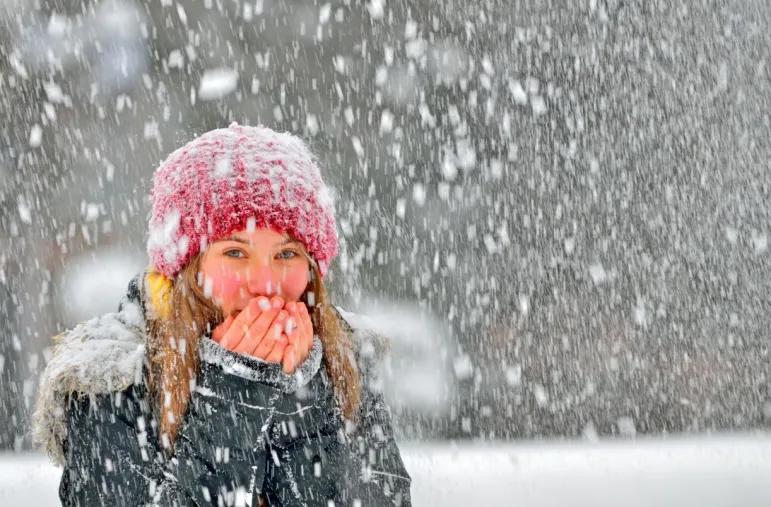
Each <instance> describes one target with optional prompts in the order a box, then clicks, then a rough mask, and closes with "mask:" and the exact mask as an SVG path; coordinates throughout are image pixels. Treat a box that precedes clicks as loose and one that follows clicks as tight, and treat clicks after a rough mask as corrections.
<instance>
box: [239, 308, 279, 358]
mask: <svg viewBox="0 0 771 507" xmlns="http://www.w3.org/2000/svg"><path fill="white" fill-rule="evenodd" d="M283 304H284V303H283V300H282V299H281V298H273V300H272V301H271V302H270V307H269V309H268V310H266V311H264V312H262V314H261V315H260V316H259V317H257V319H256V320H255V321H254V322H253V323H252V325H251V326H249V329H248V330H247V331H246V336H247V339H245V340H243V341H241V343H240V344H239V345H238V347H237V348H235V349H233V350H234V351H236V352H239V353H241V354H250V355H255V354H254V352H255V351H256V350H257V347H258V346H259V345H260V343H261V342H262V341H263V339H264V338H265V336H266V335H267V334H268V331H269V330H270V327H271V326H272V325H273V322H274V321H275V320H276V319H277V318H278V316H279V315H280V314H281V312H282V311H283V310H282V309H281V307H282V306H283ZM284 313H286V312H284ZM269 351H270V349H268V351H267V352H269ZM267 352H266V353H267ZM259 357H262V356H259Z"/></svg>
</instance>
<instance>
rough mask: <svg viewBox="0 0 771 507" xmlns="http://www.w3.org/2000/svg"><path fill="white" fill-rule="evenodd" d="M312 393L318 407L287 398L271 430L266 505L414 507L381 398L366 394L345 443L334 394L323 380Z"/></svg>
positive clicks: (406, 477) (319, 381)
mask: <svg viewBox="0 0 771 507" xmlns="http://www.w3.org/2000/svg"><path fill="white" fill-rule="evenodd" d="M307 391H310V392H306V393H305V396H304V397H305V398H306V399H308V400H313V403H312V404H309V403H307V402H306V401H304V400H303V399H296V400H295V401H294V402H292V401H291V400H289V399H287V404H286V406H285V407H283V409H282V410H280V411H279V413H278V415H277V418H276V420H275V422H274V423H273V425H272V427H271V431H270V433H269V436H270V439H269V440H270V443H269V446H270V447H269V455H268V462H267V475H266V477H265V479H266V480H265V484H264V491H263V494H264V496H265V498H266V499H267V502H268V505H271V506H281V507H301V506H313V507H316V506H318V507H326V506H327V505H331V504H332V503H329V502H330V501H332V502H333V503H334V505H347V506H350V505H360V506H361V507H395V506H396V507H410V506H411V505H412V503H411V497H410V483H411V479H410V476H409V474H408V473H407V470H406V469H405V466H404V463H403V462H402V458H401V455H400V453H399V449H398V447H397V445H396V441H395V440H394V436H393V430H392V425H391V414H390V412H389V409H388V406H387V404H386V403H385V400H384V399H383V397H382V395H380V394H374V393H371V392H369V391H365V396H364V397H363V401H362V405H361V407H360V411H359V422H358V426H357V428H356V430H355V431H354V432H353V433H352V434H351V435H348V436H347V437H346V435H345V430H344V429H343V426H342V424H341V414H340V411H339V409H338V408H337V405H336V402H335V399H334V397H333V395H332V393H331V390H330V389H327V388H325V387H324V385H323V382H322V381H321V380H320V379H319V380H318V381H317V382H314V383H313V384H312V385H311V386H309V389H308V390H307ZM313 391H315V392H313ZM292 406H294V407H295V408H294V410H293V409H292ZM320 421H323V423H320V424H318V423H319V422H320Z"/></svg>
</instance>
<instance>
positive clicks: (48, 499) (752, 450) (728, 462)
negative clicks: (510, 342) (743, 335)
mask: <svg viewBox="0 0 771 507" xmlns="http://www.w3.org/2000/svg"><path fill="white" fill-rule="evenodd" d="M403 454H404V459H405V462H406V464H407V468H408V470H409V471H410V473H411V474H412V477H413V488H412V495H413V504H414V505H415V506H416V507H423V506H441V507H447V506H455V505H457V506H464V507H465V506H469V505H484V506H485V507H494V506H512V505H516V506H517V507H547V506H548V507H552V506H554V507H557V506H559V507H562V506H570V507H590V506H591V507H606V506H607V507H611V506H613V507H617V506H619V505H623V506H624V507H643V506H645V507H649V506H656V507H689V506H694V507H697V506H698V507H729V506H737V505H741V506H744V507H752V506H768V505H771V481H769V480H768V478H769V477H771V435H769V436H765V437H760V436H759V437H749V436H735V437H725V436H723V437H704V438H692V439H669V440H660V439H657V440H637V441H635V442H603V443H598V444H590V443H545V444H536V443H521V444H505V445H494V444H489V445H482V444H461V445H457V446H453V445H450V444H446V443H437V444H407V445H404V446H403ZM58 476H59V471H58V470H57V469H55V468H53V467H51V466H50V465H48V464H47V462H46V460H45V458H44V457H42V456H39V455H21V456H20V455H9V454H6V455H0V505H3V506H6V505H7V506H15V505H40V506H47V505H59V504H58V499H57V492H56V489H57V485H58Z"/></svg>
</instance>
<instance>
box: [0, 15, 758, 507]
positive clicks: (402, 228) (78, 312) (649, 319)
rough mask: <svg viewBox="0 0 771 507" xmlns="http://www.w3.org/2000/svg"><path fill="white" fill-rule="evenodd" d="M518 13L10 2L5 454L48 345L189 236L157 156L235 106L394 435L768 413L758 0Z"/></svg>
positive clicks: (0, 291) (672, 422)
mask: <svg viewBox="0 0 771 507" xmlns="http://www.w3.org/2000/svg"><path fill="white" fill-rule="evenodd" d="M541 3H543V4H544V5H546V4H549V7H548V8H546V7H543V6H541V5H540V4H539V2H519V1H513V0H512V1H509V2H506V1H498V2H495V1H470V2H453V1H451V0H441V1H438V2H420V1H418V0H406V1H403V2H395V1H387V0H352V1H349V0H321V1H314V2H310V1H307V2H278V1H272V0H249V1H245V2H222V1H204V2H200V1H195V0H178V1H171V0H163V1H160V2H142V1H139V0H96V1H93V2H35V1H32V0H8V1H7V2H6V3H5V4H4V5H3V6H1V7H0V27H1V28H2V33H3V37H2V40H0V52H1V53H2V55H3V56H4V58H3V59H2V61H1V62H0V104H2V108H3V113H4V118H5V120H6V121H5V122H4V125H3V127H2V135H0V385H3V386H12V388H10V389H2V390H0V391H3V392H2V393H1V394H0V447H1V448H3V449H6V450H8V451H22V450H24V451H27V450H30V449H31V442H30V441H29V437H28V434H29V431H28V430H29V426H30V420H29V417H30V415H29V412H30V410H29V408H30V407H31V406H32V405H33V404H34V395H35V386H36V385H37V379H38V378H39V376H40V373H41V371H42V368H43V367H44V366H45V364H46V363H47V361H48V360H50V353H51V349H50V346H51V343H52V342H51V337H52V336H55V335H57V334H58V333H60V332H61V331H63V330H65V329H67V328H70V327H72V326H73V325H75V324H77V323H78V322H80V321H83V320H87V319H89V318H92V317H94V316H96V315H99V314H101V313H105V312H108V311H112V310H114V309H115V307H116V306H117V304H118V301H119V299H120V298H121V297H122V296H123V295H124V294H125V290H126V283H127V281H128V280H129V279H130V278H131V276H132V275H133V274H134V273H136V272H137V271H139V270H141V269H143V268H145V267H146V264H147V257H146V253H145V252H146V244H147V242H148V240H149V241H150V243H151V244H152V245H161V246H163V248H165V249H167V250H168V251H170V252H175V251H177V250H179V249H181V248H182V249H186V248H187V246H188V245H186V244H179V243H176V242H174V241H172V240H171V239H170V238H171V237H172V236H173V233H174V232H175V231H176V229H177V228H178V227H179V222H178V220H179V217H178V216H177V215H174V214H172V217H171V218H172V219H171V220H170V221H168V222H167V223H164V224H160V226H159V227H157V228H154V229H153V230H152V231H150V232H149V231H148V224H147V216H148V212H149V202H150V199H149V188H150V182H151V180H152V175H153V171H154V169H155V168H156V167H157V165H158V164H159V162H160V161H161V160H163V159H164V158H165V156H166V155H168V154H169V153H170V152H172V151H173V150H174V149H176V148H177V147H179V146H180V145H181V144H183V143H184V142H185V141H188V140H190V139H192V138H193V137H194V136H196V135H198V134H201V133H202V132H204V131H207V130H210V129H213V128H219V127H226V126H227V125H229V124H230V123H231V122H233V121H237V122H239V123H241V124H249V125H257V124H264V125H267V126H270V127H272V128H275V129H277V130H286V131H291V132H294V133H296V134H298V135H299V136H302V137H303V138H305V139H306V140H308V142H309V144H310V146H311V147H312V149H313V151H314V154H315V155H316V156H317V157H318V160H319V165H320V167H321V168H322V171H323V176H324V178H325V180H326V181H327V182H328V183H329V184H330V186H331V187H332V193H333V195H334V205H335V209H336V211H337V215H338V229H339V230H340V232H341V238H342V239H343V241H342V244H341V253H340V256H339V259H338V261H336V263H335V264H333V265H332V268H331V272H332V276H331V277H330V283H329V286H330V290H331V291H332V294H333V296H334V297H333V299H335V302H336V303H339V304H340V305H341V306H342V307H344V308H351V309H352V310H356V311H357V312H358V311H362V310H366V312H367V313H368V314H372V316H373V318H374V320H373V322H376V323H377V324H378V326H379V327H381V328H382V329H383V330H384V332H385V334H388V335H389V336H391V338H392V340H393V350H392V354H393V357H392V359H391V362H390V363H389V364H388V365H387V368H386V369H385V370H384V374H386V378H389V379H390V381H389V385H388V388H386V389H384V392H385V394H386V395H387V397H388V400H389V404H390V405H392V408H393V410H394V414H395V418H396V422H397V424H396V431H397V436H398V437H399V439H400V440H403V441H411V442H412V443H413V444H415V445H420V444H419V443H420V441H423V440H425V441H442V440H446V441H453V442H457V441H463V440H475V441H483V442H486V441H490V440H493V441H497V440H500V441H515V442H522V441H524V442H531V441H532V440H534V439H535V440H537V441H539V442H540V441H542V440H543V439H546V440H548V439H565V438H567V439H585V440H590V441H592V442H602V441H604V440H605V439H623V440H634V439H641V437H658V436H662V435H671V434H688V435H692V436H694V437H696V438H700V439H704V440H705V441H706V440H707V439H708V438H711V437H708V435H713V434H715V433H720V432H723V431H728V432H753V431H758V430H761V431H768V430H769V429H771V409H770V408H769V407H771V392H770V391H769V387H768V385H769V378H771V361H770V360H769V358H770V357H771V346H770V344H769V329H771V312H769V311H768V303H767V301H768V300H769V294H771V252H769V234H771V195H770V192H771V178H770V177H769V174H768V168H767V163H766V161H767V160H768V159H769V158H771V144H769V142H768V139H771V121H769V117H768V97H769V96H771V80H769V72H770V71H769V64H768V55H769V54H770V53H769V52H770V51H771V32H769V30H767V27H766V25H765V24H764V20H767V19H769V17H770V16H771V4H769V2H766V1H762V0H747V1H736V2H721V1H718V0H706V1H701V0H684V1H683V2H670V3H662V2H653V3H651V2H647V1H645V0H627V1H624V2H621V1H617V0H608V1H601V0H577V1H575V2H541ZM552 4H553V5H552ZM653 4H655V5H653ZM231 171H232V164H231V160H230V159H229V158H228V157H227V156H224V155H223V156H222V157H221V158H219V159H218V160H217V161H216V170H215V172H216V177H218V178H223V179H227V178H228V177H229V175H231ZM629 445H630V446H634V445H637V444H634V443H630V444H629ZM640 445H642V444H640ZM414 459H415V460H417V461H415V462H420V463H424V462H425V463H428V462H429V461H430V460H429V459H428V458H426V460H424V461H420V459H422V458H414ZM507 459H508V458H507ZM425 463H424V464H425ZM421 466H422V465H421ZM421 470H424V472H421V474H423V475H420V474H419V475H420V476H421V477H430V476H431V474H430V473H429V472H425V470H426V469H421ZM425 480H428V479H425ZM429 482H430V481H429ZM2 488H3V486H0V499H1V498H3V496H2V494H3V491H2ZM424 491H425V490H424ZM428 497H429V498H431V495H428ZM424 498H425V497H424ZM436 498H438V496H437V497H436ZM0 503H2V502H0ZM466 503H473V502H466ZM525 503H527V502H525ZM563 503H564V502H563ZM750 503H751V502H749V503H746V504H747V505H749V504H750ZM536 504H537V502H534V503H533V505H536ZM755 504H757V505H761V504H762V505H766V504H768V502H766V501H765V500H763V501H760V502H755ZM490 505H492V504H490ZM538 505H541V504H538ZM597 505H599V503H597ZM703 505H705V506H706V505H708V504H706V503H705V504H703Z"/></svg>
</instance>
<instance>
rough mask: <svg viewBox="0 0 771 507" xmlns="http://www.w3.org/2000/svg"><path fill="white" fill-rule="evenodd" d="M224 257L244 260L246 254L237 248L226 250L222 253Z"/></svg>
mask: <svg viewBox="0 0 771 507" xmlns="http://www.w3.org/2000/svg"><path fill="white" fill-rule="evenodd" d="M222 255H224V256H225V257H230V258H231V259H243V258H244V257H246V255H245V254H244V252H243V251H241V250H238V249H237V248H233V249H230V250H225V251H224V252H222Z"/></svg>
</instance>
